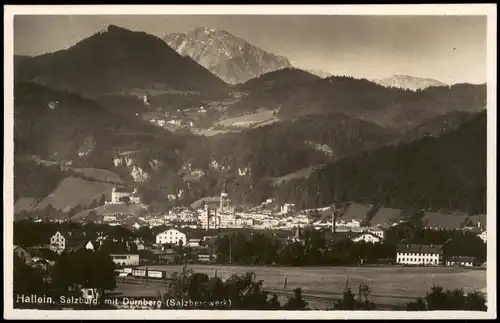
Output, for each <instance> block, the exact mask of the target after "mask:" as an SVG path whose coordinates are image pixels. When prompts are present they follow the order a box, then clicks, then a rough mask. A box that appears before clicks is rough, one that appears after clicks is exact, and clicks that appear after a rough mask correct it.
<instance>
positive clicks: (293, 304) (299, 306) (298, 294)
mask: <svg viewBox="0 0 500 323" xmlns="http://www.w3.org/2000/svg"><path fill="white" fill-rule="evenodd" d="M293 292H294V296H293V297H291V298H289V299H288V302H287V303H286V304H285V305H283V309H284V310H305V309H308V308H307V304H308V303H307V302H306V301H305V300H304V299H303V298H302V289H300V288H296V289H294V290H293Z"/></svg>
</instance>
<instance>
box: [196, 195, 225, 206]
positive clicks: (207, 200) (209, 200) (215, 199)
mask: <svg viewBox="0 0 500 323" xmlns="http://www.w3.org/2000/svg"><path fill="white" fill-rule="evenodd" d="M205 203H208V204H209V205H210V204H217V205H218V204H219V203H220V197H219V196H214V197H204V198H201V199H199V200H198V201H196V202H194V203H193V204H191V208H192V209H199V208H201V207H203V205H204V204H205Z"/></svg>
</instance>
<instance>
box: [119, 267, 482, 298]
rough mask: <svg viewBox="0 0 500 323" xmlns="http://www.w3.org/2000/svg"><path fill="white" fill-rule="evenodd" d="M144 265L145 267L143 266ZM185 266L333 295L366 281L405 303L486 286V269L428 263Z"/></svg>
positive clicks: (127, 289)
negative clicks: (436, 291)
mask: <svg viewBox="0 0 500 323" xmlns="http://www.w3.org/2000/svg"><path fill="white" fill-rule="evenodd" d="M143 268H144V267H143ZM148 268H149V269H150V270H153V269H156V270H166V271H168V272H170V273H173V272H176V271H177V272H179V271H180V270H181V267H180V266H167V265H165V266H149V267H148ZM188 269H192V270H194V271H195V272H203V273H206V274H208V275H210V276H213V275H214V272H215V269H217V276H218V277H221V278H228V277H229V276H231V275H232V274H234V273H236V274H243V273H245V272H249V271H252V272H255V273H256V278H257V279H258V280H263V281H264V286H265V288H267V289H270V290H276V291H283V290H284V289H283V287H284V280H285V277H286V278H287V291H292V290H293V289H294V288H297V287H300V288H302V290H303V292H304V294H309V295H315V296H325V297H335V298H338V297H339V294H340V293H341V292H342V290H343V289H344V287H345V282H346V279H348V284H349V287H351V288H352V289H353V291H354V292H357V288H358V286H359V284H361V283H366V284H368V285H369V286H370V288H371V289H372V294H371V296H370V297H371V299H372V300H373V301H375V302H379V303H381V304H406V303H408V302H410V301H411V300H414V299H416V298H417V297H424V296H425V294H426V293H427V292H428V291H429V289H430V288H431V287H432V286H433V285H441V286H443V287H444V288H450V289H452V288H463V289H464V291H472V290H483V291H485V288H486V271H485V270H469V269H458V268H444V267H434V268H431V267H428V268H412V267H251V266H248V267H247V266H223V265H189V266H188ZM162 289H164V288H162V287H158V286H151V287H148V286H141V285H120V287H119V288H118V289H117V292H119V293H123V294H124V295H129V294H130V295H131V296H147V295H149V296H154V295H155V293H156V291H157V290H162Z"/></svg>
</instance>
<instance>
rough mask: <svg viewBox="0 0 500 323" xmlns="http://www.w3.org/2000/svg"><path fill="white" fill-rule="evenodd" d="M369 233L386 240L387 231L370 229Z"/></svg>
mask: <svg viewBox="0 0 500 323" xmlns="http://www.w3.org/2000/svg"><path fill="white" fill-rule="evenodd" d="M368 232H370V233H371V234H374V235H376V236H377V237H379V238H380V239H384V237H385V231H384V230H382V229H379V228H370V229H369V230H368Z"/></svg>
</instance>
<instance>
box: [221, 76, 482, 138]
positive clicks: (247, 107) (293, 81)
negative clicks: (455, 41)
mask: <svg viewBox="0 0 500 323" xmlns="http://www.w3.org/2000/svg"><path fill="white" fill-rule="evenodd" d="M239 88H240V89H241V91H245V92H246V94H247V95H246V96H245V97H244V98H243V99H242V100H240V101H239V102H237V103H236V104H234V105H233V106H231V107H230V109H229V111H231V110H234V111H237V112H238V113H242V112H245V111H247V112H253V111H255V110H256V109H257V108H263V109H268V110H279V112H278V115H277V116H278V117H279V118H280V119H282V120H284V119H291V118H297V117H301V116H305V115H314V114H316V115H327V114H339V113H340V114H346V115H347V116H349V117H353V118H359V119H362V120H365V121H369V122H374V123H376V124H378V125H380V126H382V127H386V128H394V129H398V131H401V132H405V131H406V130H408V129H410V128H412V127H414V126H417V125H419V124H421V123H422V122H425V121H426V120H428V119H429V118H432V117H435V116H438V115H443V114H446V113H449V112H453V111H464V112H470V113H476V112H480V111H483V110H485V108H486V85H485V84H481V85H475V84H455V85H451V86H441V87H428V88H425V89H424V90H420V91H411V90H404V89H399V88H394V87H385V86H381V85H379V84H377V83H374V82H371V81H369V80H366V79H355V78H353V77H345V76H331V77H327V78H324V79H322V78H320V77H318V76H315V75H313V74H310V73H307V72H305V71H302V70H298V69H283V70H280V71H275V72H271V73H267V74H265V75H262V76H260V77H258V78H256V79H253V80H251V81H249V82H247V83H245V84H243V85H242V86H241V87H239Z"/></svg>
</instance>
